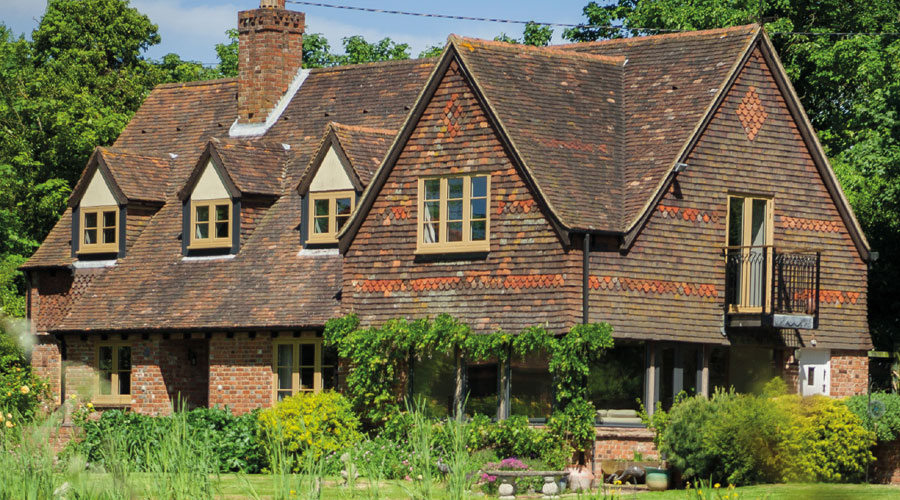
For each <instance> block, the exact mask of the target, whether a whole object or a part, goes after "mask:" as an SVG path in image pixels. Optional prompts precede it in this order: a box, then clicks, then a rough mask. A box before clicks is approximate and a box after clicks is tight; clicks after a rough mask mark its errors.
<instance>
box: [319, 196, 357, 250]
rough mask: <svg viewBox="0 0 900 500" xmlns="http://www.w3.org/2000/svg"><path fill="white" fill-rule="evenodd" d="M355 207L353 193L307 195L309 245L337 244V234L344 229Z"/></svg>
mask: <svg viewBox="0 0 900 500" xmlns="http://www.w3.org/2000/svg"><path fill="white" fill-rule="evenodd" d="M355 205H356V193H354V192H353V191H334V192H327V193H310V194H309V213H310V217H309V220H310V225H309V226H310V230H309V238H307V241H308V242H309V243H337V233H338V232H339V231H340V230H341V228H342V227H344V224H346V223H347V220H349V219H350V215H351V214H352V213H353V209H354V208H355Z"/></svg>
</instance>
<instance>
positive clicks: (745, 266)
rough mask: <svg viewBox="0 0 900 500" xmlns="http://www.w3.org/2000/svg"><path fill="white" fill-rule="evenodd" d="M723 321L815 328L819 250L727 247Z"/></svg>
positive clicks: (739, 325)
mask: <svg viewBox="0 0 900 500" xmlns="http://www.w3.org/2000/svg"><path fill="white" fill-rule="evenodd" d="M723 254H724V256H725V313H726V314H725V325H726V326H729V327H737V328H742V327H743V328H753V327H756V328H758V327H768V328H797V329H806V330H812V329H816V328H818V327H819V266H820V263H821V260H822V256H821V252H818V251H811V250H803V249H801V250H796V249H780V248H775V247H774V246H770V245H767V246H732V247H725V249H724V250H723Z"/></svg>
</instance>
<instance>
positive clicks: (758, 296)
mask: <svg viewBox="0 0 900 500" xmlns="http://www.w3.org/2000/svg"><path fill="white" fill-rule="evenodd" d="M772 225H773V223H772V200H771V199H766V198H754V197H743V196H729V197H728V229H727V232H728V235H727V241H726V245H727V255H728V257H727V258H728V259H729V261H728V262H729V264H730V265H729V266H727V269H728V273H729V274H730V275H729V276H728V277H727V282H728V283H730V284H732V285H731V286H733V287H734V294H735V295H734V298H733V301H734V304H733V306H732V311H731V312H757V311H760V310H762V308H763V304H765V303H766V302H765V301H766V300H767V297H768V295H769V288H770V287H769V286H768V282H769V279H768V276H769V275H770V273H769V272H768V269H770V268H771V262H770V261H771V254H770V253H769V254H767V252H769V250H768V249H769V248H770V247H771V245H772ZM767 261H768V262H767Z"/></svg>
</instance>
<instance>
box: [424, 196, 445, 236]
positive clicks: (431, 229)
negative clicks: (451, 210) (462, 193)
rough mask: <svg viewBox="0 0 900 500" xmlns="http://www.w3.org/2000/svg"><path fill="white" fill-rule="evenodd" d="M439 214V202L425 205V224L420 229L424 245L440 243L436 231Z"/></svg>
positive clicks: (437, 231)
mask: <svg viewBox="0 0 900 500" xmlns="http://www.w3.org/2000/svg"><path fill="white" fill-rule="evenodd" d="M440 214H441V207H440V203H439V202H436V201H432V202H426V203H425V214H424V215H425V223H424V224H423V228H422V233H423V234H422V237H423V239H424V241H425V243H437V242H438V241H440V231H439V230H438V227H439V224H438V221H439V220H440Z"/></svg>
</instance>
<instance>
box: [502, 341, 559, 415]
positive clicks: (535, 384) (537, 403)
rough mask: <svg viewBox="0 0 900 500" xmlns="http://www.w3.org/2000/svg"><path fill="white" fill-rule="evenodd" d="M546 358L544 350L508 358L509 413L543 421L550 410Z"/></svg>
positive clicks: (551, 405) (550, 391)
mask: <svg viewBox="0 0 900 500" xmlns="http://www.w3.org/2000/svg"><path fill="white" fill-rule="evenodd" d="M549 361H550V357H549V356H548V355H547V353H545V352H539V353H536V354H530V355H528V356H526V357H522V356H513V357H512V358H511V359H510V360H509V363H510V377H509V378H510V381H509V410H510V415H524V416H526V417H528V419H529V420H544V419H547V418H549V417H550V412H551V411H552V410H553V377H551V376H550V369H549Z"/></svg>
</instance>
